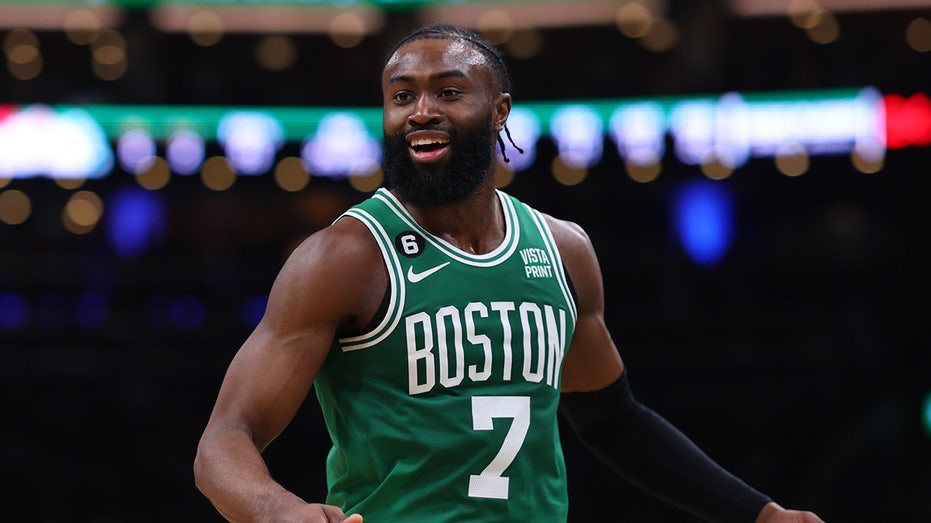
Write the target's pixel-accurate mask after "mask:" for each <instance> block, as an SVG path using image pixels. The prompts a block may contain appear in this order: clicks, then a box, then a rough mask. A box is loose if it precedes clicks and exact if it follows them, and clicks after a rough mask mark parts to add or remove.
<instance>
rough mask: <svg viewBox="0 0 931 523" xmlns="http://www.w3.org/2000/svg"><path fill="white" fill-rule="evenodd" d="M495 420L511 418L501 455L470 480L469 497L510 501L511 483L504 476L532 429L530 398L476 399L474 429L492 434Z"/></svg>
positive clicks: (473, 412)
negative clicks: (509, 486) (509, 485)
mask: <svg viewBox="0 0 931 523" xmlns="http://www.w3.org/2000/svg"><path fill="white" fill-rule="evenodd" d="M495 418H511V419H512V420H513V421H512V422H511V427H510V428H509V429H508V432H507V435H505V436H504V442H502V444H501V448H500V449H499V450H498V454H497V455H496V456H495V457H494V459H492V460H491V463H489V464H488V466H487V467H485V470H483V471H482V472H481V474H478V475H475V474H472V475H470V476H469V497H472V498H494V499H508V484H509V479H508V478H506V477H504V476H502V474H503V473H504V471H505V470H506V469H507V468H508V466H510V464H511V463H512V462H513V461H514V458H515V457H517V453H518V452H520V448H521V446H522V445H523V444H524V439H525V438H526V437H527V430H528V429H529V428H530V397H529V396H473V397H472V429H473V430H492V429H494V421H493V420H494V419H495Z"/></svg>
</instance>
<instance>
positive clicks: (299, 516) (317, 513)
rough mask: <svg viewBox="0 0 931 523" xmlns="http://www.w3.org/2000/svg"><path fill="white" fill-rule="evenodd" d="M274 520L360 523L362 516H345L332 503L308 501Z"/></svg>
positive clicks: (313, 522)
mask: <svg viewBox="0 0 931 523" xmlns="http://www.w3.org/2000/svg"><path fill="white" fill-rule="evenodd" d="M276 521H287V522H294V523H362V516H361V515H359V514H353V515H351V516H347V515H346V514H344V513H343V511H342V510H340V508H339V507H334V506H333V505H322V504H319V503H308V504H306V505H303V506H302V507H300V508H299V509H297V510H294V511H290V512H289V513H288V514H283V515H282V516H281V518H280V519H277V520H276Z"/></svg>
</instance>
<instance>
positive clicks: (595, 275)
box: [544, 214, 604, 310]
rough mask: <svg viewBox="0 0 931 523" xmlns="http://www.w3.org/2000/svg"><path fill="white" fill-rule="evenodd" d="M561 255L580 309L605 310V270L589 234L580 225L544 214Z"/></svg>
mask: <svg viewBox="0 0 931 523" xmlns="http://www.w3.org/2000/svg"><path fill="white" fill-rule="evenodd" d="M544 217H545V219H546V223H547V225H549V228H550V231H552V233H553V239H554V240H555V241H556V246H557V247H558V248H559V255H560V257H561V258H562V261H563V264H564V265H565V267H566V272H567V273H568V274H569V279H570V280H572V284H573V286H574V287H575V289H576V292H577V295H578V298H579V307H580V310H596V309H599V308H600V307H602V300H603V293H604V291H603V289H602V278H601V267H600V265H599V263H598V257H597V256H596V254H595V249H594V247H593V246H592V242H591V239H590V238H589V236H588V233H586V232H585V230H584V229H583V228H582V227H581V226H580V225H579V224H577V223H575V222H571V221H568V220H561V219H558V218H554V217H552V216H549V215H546V214H544Z"/></svg>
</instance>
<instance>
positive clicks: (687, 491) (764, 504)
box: [548, 218, 821, 523]
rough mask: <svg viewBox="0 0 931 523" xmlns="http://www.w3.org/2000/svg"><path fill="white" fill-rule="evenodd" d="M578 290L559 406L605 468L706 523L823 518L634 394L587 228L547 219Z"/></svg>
mask: <svg viewBox="0 0 931 523" xmlns="http://www.w3.org/2000/svg"><path fill="white" fill-rule="evenodd" d="M548 223H549V225H550V228H551V230H552V231H553V235H554V237H555V239H556V242H557V244H558V246H559V250H560V254H561V256H562V258H563V260H564V262H565V265H566V270H567V272H568V274H569V277H570V279H571V280H572V282H573V285H574V286H575V289H576V295H577V302H578V303H577V305H578V321H577V322H576V329H575V333H574V334H573V338H572V343H571V345H570V347H569V350H568V352H567V354H566V359H565V361H564V363H563V375H562V391H563V398H562V402H561V405H560V410H561V411H562V412H563V414H564V415H565V416H566V418H567V420H568V421H569V423H570V425H571V426H572V428H573V429H574V430H575V432H576V433H577V434H578V436H579V438H580V439H581V440H582V442H583V443H585V444H586V445H587V446H588V447H589V448H591V449H592V451H593V452H594V453H595V454H596V455H597V456H598V457H599V458H600V459H601V460H602V461H604V462H605V463H606V464H607V465H609V466H611V467H612V468H613V469H615V470H616V471H617V472H619V473H620V474H621V475H623V476H625V477H626V478H627V479H629V480H630V481H632V482H633V483H635V484H637V485H638V486H640V487H641V488H643V489H644V490H646V491H648V492H650V493H652V494H653V495H655V496H657V497H659V498H661V499H664V500H665V501H667V502H669V503H671V504H673V505H676V506H678V507H680V508H683V509H685V510H687V511H689V512H692V513H693V514H696V515H698V516H700V517H702V518H704V519H706V520H707V521H713V522H729V523H730V522H733V523H741V522H743V523H751V522H753V521H756V523H769V522H773V523H775V522H782V523H790V522H795V523H805V522H807V523H817V522H821V520H820V519H818V517H817V516H815V515H814V514H811V513H806V512H798V511H790V510H785V509H783V508H782V507H780V506H779V505H777V504H775V503H773V502H772V501H771V500H770V499H769V498H768V497H766V496H764V495H762V494H760V493H759V492H757V491H755V490H753V489H752V488H750V487H749V486H747V485H746V484H745V483H744V482H743V481H741V480H740V479H738V478H736V477H734V476H733V475H731V474H730V473H728V472H727V471H726V470H724V469H723V468H721V467H720V466H718V465H717V464H716V463H714V461H712V460H711V459H710V458H709V457H708V456H707V455H705V454H704V452H702V451H701V449H699V448H698V447H697V446H695V444H694V443H692V442H691V441H690V440H689V439H688V438H687V437H686V436H685V435H683V434H682V433H681V432H680V431H679V430H678V429H676V428H675V427H674V426H673V425H672V424H670V423H669V422H668V421H666V420H665V419H663V418H662V417H661V416H659V415H657V414H656V413H655V412H653V411H652V410H650V409H649V408H647V407H645V406H644V405H642V404H640V403H639V402H638V401H637V400H635V399H634V397H633V395H632V394H631V393H630V389H629V386H628V382H627V377H626V372H625V369H624V364H623V362H622V361H621V358H620V356H619V355H618V351H617V348H616V347H615V345H614V342H613V341H612V339H611V335H610V333H609V332H608V329H607V327H606V325H605V321H604V290H603V283H602V277H601V269H600V267H599V265H598V260H597V257H596V255H595V252H594V249H593V248H592V245H591V242H590V241H589V239H588V236H587V235H586V234H585V232H584V231H583V230H582V229H581V228H580V227H578V226H577V225H575V224H572V223H568V222H564V221H559V220H556V219H553V218H548Z"/></svg>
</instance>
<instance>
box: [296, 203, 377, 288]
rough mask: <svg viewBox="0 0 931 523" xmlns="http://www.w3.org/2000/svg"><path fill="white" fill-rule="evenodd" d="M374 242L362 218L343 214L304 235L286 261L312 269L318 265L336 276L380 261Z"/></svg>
mask: <svg viewBox="0 0 931 523" xmlns="http://www.w3.org/2000/svg"><path fill="white" fill-rule="evenodd" d="M380 259H381V256H380V254H379V250H378V245H377V244H376V243H375V239H374V238H373V237H372V235H371V234H370V233H369V231H368V229H367V228H366V227H365V225H363V224H362V222H360V221H358V220H356V219H354V218H350V217H344V218H342V219H340V220H338V221H337V222H336V223H334V224H332V225H330V226H328V227H326V228H324V229H321V230H320V231H317V232H315V233H314V234H312V235H310V236H308V237H307V238H306V239H305V240H304V241H303V242H301V243H300V245H298V246H297V248H295V249H294V251H293V252H292V253H291V255H290V256H289V257H288V261H287V263H286V266H287V265H289V264H290V265H295V266H296V267H295V268H296V269H306V270H310V271H312V272H314V271H315V270H320V269H321V268H323V269H326V270H327V271H332V273H333V275H334V276H336V275H338V274H340V273H343V272H347V271H352V270H354V269H364V268H366V267H370V266H374V265H376V264H378V263H379V262H380Z"/></svg>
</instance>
